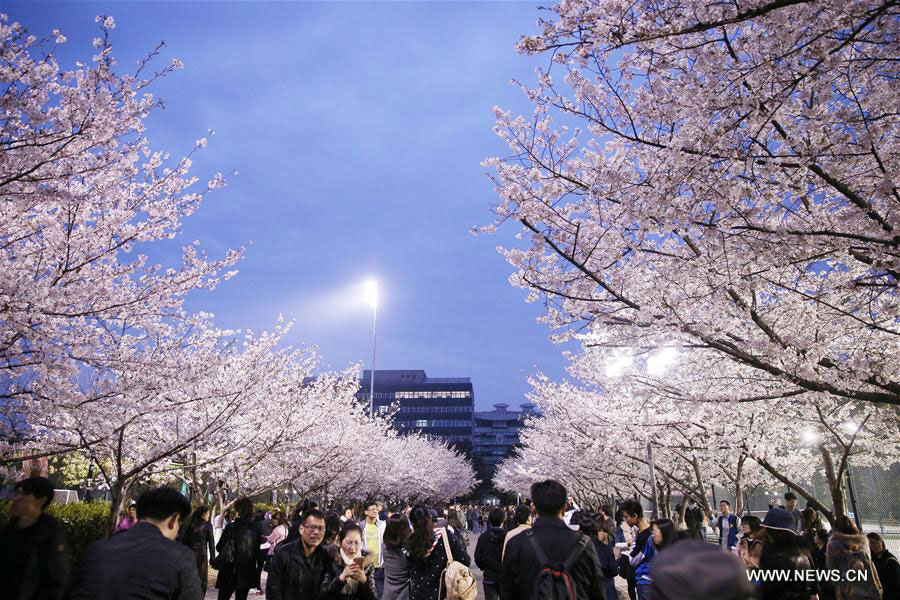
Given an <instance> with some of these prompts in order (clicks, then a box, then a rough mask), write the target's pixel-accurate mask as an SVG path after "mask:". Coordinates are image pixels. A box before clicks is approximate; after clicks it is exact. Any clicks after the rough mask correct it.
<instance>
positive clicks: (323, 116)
mask: <svg viewBox="0 0 900 600" xmlns="http://www.w3.org/2000/svg"><path fill="white" fill-rule="evenodd" d="M536 7H537V4H536V3H534V4H533V3H529V2H503V3H491V2H473V3H460V2H452V3H451V2H447V3H431V2H415V3H405V2H404V3H394V2H362V3H306V2H265V3H264V2H150V1H145V2H107V3H100V2H35V1H32V2H9V1H6V0H4V2H3V8H2V11H3V12H5V13H7V14H9V15H10V19H11V20H18V21H20V22H22V23H23V24H24V25H26V26H27V27H28V28H29V29H30V30H31V32H32V33H33V34H34V35H37V36H38V37H42V36H44V35H48V34H49V33H50V30H51V29H53V28H59V29H61V30H62V32H63V33H64V34H65V35H66V36H67V37H68V42H67V43H66V44H64V45H63V46H62V47H61V48H60V50H59V52H58V58H59V60H60V62H61V63H62V65H63V67H64V68H71V67H72V66H73V64H74V61H75V60H79V59H80V60H82V61H85V62H88V61H90V57H91V56H92V55H93V53H94V49H93V48H92V46H91V39H92V38H93V37H94V36H95V35H97V34H98V31H99V30H98V29H97V26H96V24H95V23H94V16H95V15H98V14H107V15H112V16H113V17H115V19H116V24H117V26H116V29H115V30H114V32H113V37H112V44H113V52H114V55H115V57H116V58H117V60H118V71H119V72H133V70H134V69H133V65H135V63H136V61H137V60H138V59H139V58H140V57H141V56H142V55H143V54H144V53H146V52H147V51H148V50H149V49H151V48H152V47H153V46H154V45H155V44H156V43H157V42H159V41H160V40H165V42H166V44H167V47H166V48H164V49H163V51H162V55H161V57H160V59H159V61H158V63H157V64H158V65H159V66H160V67H162V66H164V65H165V64H167V63H168V62H169V61H170V60H171V59H172V58H174V57H177V58H179V59H181V60H182V61H183V62H184V65H185V68H184V70H183V71H179V72H177V73H175V74H173V75H170V76H168V77H166V78H165V79H163V80H162V81H160V82H158V83H157V84H155V85H154V87H153V88H152V91H153V92H154V94H155V95H156V96H158V97H161V98H162V99H163V100H164V101H165V109H164V110H160V111H157V112H155V113H154V114H153V115H152V116H151V117H150V118H149V119H148V121H147V136H148V138H149V139H150V142H151V146H152V147H153V148H155V149H164V150H167V151H169V152H171V153H172V155H173V156H176V157H177V156H181V155H183V154H185V153H187V152H189V151H190V149H191V147H192V146H193V143H194V140H196V139H198V138H201V137H204V136H206V135H207V133H206V132H207V129H210V128H212V129H215V131H216V135H215V136H213V137H211V138H210V145H209V147H208V148H207V149H206V150H205V151H203V152H202V153H201V154H200V155H199V156H198V157H197V159H196V160H195V163H194V166H195V168H194V173H195V174H196V175H197V176H199V177H200V178H201V181H206V180H207V179H209V178H210V177H211V176H212V174H213V173H215V172H216V171H221V172H223V173H226V174H228V173H230V172H231V171H233V170H238V171H239V175H238V176H237V177H231V178H229V186H228V187H227V188H225V189H223V190H218V191H216V192H214V193H213V194H211V195H210V196H208V199H207V201H206V202H205V203H204V205H203V206H202V207H201V209H200V210H199V211H198V212H197V213H196V214H195V215H193V216H191V217H190V218H188V219H187V220H186V222H185V227H184V234H183V236H182V237H181V238H180V239H178V240H176V242H177V243H175V244H174V245H173V246H172V247H165V246H160V245H159V244H154V248H153V250H152V251H151V255H152V256H153V258H155V259H156V260H158V261H162V262H166V261H167V260H171V259H172V257H173V256H175V255H177V249H178V248H180V246H181V245H183V244H186V243H189V242H190V241H192V240H194V239H198V240H200V242H201V247H203V248H206V249H207V250H208V252H209V254H210V256H212V257H218V256H221V255H222V254H223V253H224V251H225V250H226V249H227V248H236V247H239V246H241V245H245V244H247V243H248V242H251V241H252V245H250V246H249V247H248V249H247V253H246V258H245V259H244V260H243V261H241V262H240V263H239V265H238V269H239V270H240V274H239V275H238V276H237V277H235V278H234V279H232V280H231V281H229V282H226V283H224V284H223V285H221V286H220V287H219V288H218V289H217V290H215V291H214V292H212V293H199V294H196V295H194V296H193V297H192V298H191V300H190V305H189V308H190V309H192V310H201V309H202V310H207V311H210V312H213V313H215V315H216V322H217V323H218V324H219V325H221V326H223V327H232V328H253V329H258V328H261V329H266V328H270V327H272V325H273V324H274V322H275V319H276V317H277V315H278V314H279V313H280V314H283V315H284V317H285V318H286V319H290V320H294V321H295V325H294V329H293V330H292V332H291V334H290V338H289V342H290V343H291V344H295V345H297V344H307V345H316V346H318V347H319V350H320V352H321V355H322V357H323V362H324V365H323V367H324V368H334V369H342V368H345V367H346V366H348V365H350V364H351V363H355V362H360V363H364V365H365V366H366V367H368V365H369V361H370V360H371V312H370V310H369V309H368V307H367V305H365V304H363V303H362V301H361V300H360V298H359V296H360V294H359V291H360V289H361V282H362V281H363V280H364V279H366V278H367V277H370V276H374V277H376V278H377V279H378V280H379V281H380V283H381V286H382V300H381V303H380V306H379V314H378V342H379V343H378V358H377V361H378V364H377V367H378V368H389V369H424V370H425V371H426V372H427V373H428V374H429V375H430V376H432V377H471V378H472V381H473V384H474V386H475V393H476V399H477V404H478V406H479V407H481V408H488V407H490V405H491V404H493V403H495V402H508V403H510V404H512V405H518V404H519V403H520V402H522V401H523V394H524V393H525V392H526V391H527V389H528V386H527V384H526V382H525V379H526V377H527V376H528V375H529V374H532V373H536V372H538V371H543V372H545V373H547V374H548V375H551V376H553V377H556V378H559V377H562V375H563V368H564V365H565V361H564V359H563V358H562V356H561V352H562V350H563V348H562V347H560V346H554V345H553V344H551V343H550V342H549V341H548V340H547V335H548V333H549V330H548V329H547V328H546V326H544V325H541V324H538V323H536V322H535V319H536V318H537V317H538V316H540V314H541V313H542V306H541V304H540V303H537V304H533V305H528V304H526V303H525V302H524V299H525V296H526V292H525V291H524V290H520V289H516V288H513V287H511V286H510V285H509V283H508V281H507V277H508V276H509V274H510V273H511V267H510V266H509V265H508V264H507V263H506V262H505V261H504V260H503V258H502V257H500V256H499V255H498V254H497V252H496V251H495V247H496V246H497V245H498V244H507V243H511V241H512V235H513V234H514V233H515V232H516V229H514V228H506V229H505V230H503V231H501V232H500V233H499V234H497V235H494V236H483V235H482V236H478V237H474V236H472V235H471V234H470V233H469V229H470V228H471V227H472V226H473V225H484V224H488V223H489V222H490V221H491V220H492V214H491V213H490V210H489V207H490V205H491V204H492V203H493V202H494V201H495V196H494V193H493V186H492V184H491V182H490V181H489V179H488V178H487V176H486V169H484V168H483V167H482V166H481V165H480V163H481V161H482V160H483V159H484V158H486V157H488V156H494V155H505V154H506V148H505V146H504V145H503V143H502V142H501V141H500V140H499V138H497V137H496V136H495V135H494V133H493V131H492V127H493V122H494V119H493V113H492V107H493V106H494V105H499V106H501V107H503V108H505V109H512V110H513V111H515V112H525V113H526V114H528V113H530V108H529V106H528V104H527V102H526V100H525V98H524V97H523V96H522V94H521V92H520V91H519V90H518V89H517V88H516V87H515V86H513V85H510V83H509V82H510V79H518V80H522V81H525V82H527V83H529V84H531V83H533V82H534V80H535V77H534V67H535V66H537V65H538V64H545V63H546V58H542V59H538V58H532V57H526V56H521V55H519V54H518V53H517V52H516V51H515V49H514V47H513V46H514V43H515V42H516V40H518V38H519V36H520V35H522V34H530V33H534V32H535V31H537V28H536V26H535V22H536V20H537V18H538V16H539V14H540V13H539V11H538V10H537V8H536ZM147 251H150V249H149V248H148V249H147Z"/></svg>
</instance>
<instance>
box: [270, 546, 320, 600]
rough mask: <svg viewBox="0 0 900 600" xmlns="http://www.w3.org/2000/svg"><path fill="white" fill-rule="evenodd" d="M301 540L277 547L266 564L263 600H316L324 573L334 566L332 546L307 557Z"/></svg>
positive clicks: (318, 548)
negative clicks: (267, 566)
mask: <svg viewBox="0 0 900 600" xmlns="http://www.w3.org/2000/svg"><path fill="white" fill-rule="evenodd" d="M302 543H303V542H302V540H295V541H293V542H290V543H284V542H282V543H281V544H278V547H277V548H275V554H273V555H272V560H271V561H270V562H269V578H268V579H267V580H266V600H317V599H318V598H319V597H320V595H321V590H322V581H323V579H324V576H325V573H326V572H327V571H328V570H329V569H331V566H332V564H334V556H333V551H334V550H335V549H334V547H333V546H328V547H325V546H321V545H320V546H317V547H316V549H315V550H314V551H313V553H312V554H311V555H310V556H306V554H304V552H303V549H302V548H301V544H302Z"/></svg>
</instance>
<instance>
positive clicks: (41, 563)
mask: <svg viewBox="0 0 900 600" xmlns="http://www.w3.org/2000/svg"><path fill="white" fill-rule="evenodd" d="M17 522H18V519H12V520H10V522H9V523H7V524H6V527H4V528H3V531H2V532H0V581H2V582H3V584H2V585H3V586H4V587H5V586H10V587H7V588H6V591H5V592H4V596H3V597H4V598H9V600H59V598H61V597H62V595H63V591H64V587H65V584H66V580H67V579H68V577H69V546H68V544H67V543H66V534H65V532H64V531H63V528H62V525H61V524H60V523H59V521H57V520H56V519H54V518H53V517H51V516H50V515H47V514H41V516H40V517H38V520H37V521H36V522H35V523H34V525H32V526H31V527H25V528H24V529H18V528H17V527H16V523H17ZM7 594H8V595H7Z"/></svg>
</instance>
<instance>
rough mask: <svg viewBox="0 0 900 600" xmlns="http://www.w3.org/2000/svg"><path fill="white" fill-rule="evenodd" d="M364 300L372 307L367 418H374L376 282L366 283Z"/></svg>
mask: <svg viewBox="0 0 900 600" xmlns="http://www.w3.org/2000/svg"><path fill="white" fill-rule="evenodd" d="M366 298H367V299H368V301H369V304H371V305H372V371H371V373H370V377H369V416H370V417H374V416H375V342H376V340H377V337H376V336H377V332H378V327H377V326H378V282H377V281H375V280H374V279H370V280H369V281H367V282H366Z"/></svg>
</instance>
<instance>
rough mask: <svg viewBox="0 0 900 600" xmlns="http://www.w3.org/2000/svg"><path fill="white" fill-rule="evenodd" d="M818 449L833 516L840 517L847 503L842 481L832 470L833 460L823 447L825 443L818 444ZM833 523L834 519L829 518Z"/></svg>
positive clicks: (844, 512) (843, 513) (843, 514)
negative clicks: (823, 466)
mask: <svg viewBox="0 0 900 600" xmlns="http://www.w3.org/2000/svg"><path fill="white" fill-rule="evenodd" d="M819 451H820V452H821V453H822V462H823V463H825V479H826V480H827V481H828V492H829V493H830V494H831V503H832V505H833V508H834V511H833V512H834V518H837V517H842V516H845V515H846V514H847V505H846V501H845V500H844V481H843V478H842V477H840V476H839V475H838V474H837V473H836V472H835V470H834V460H833V459H832V458H831V452H829V451H828V448H826V447H825V444H820V445H819ZM829 521H830V522H831V523H832V524H833V523H834V521H833V520H831V519H829Z"/></svg>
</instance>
